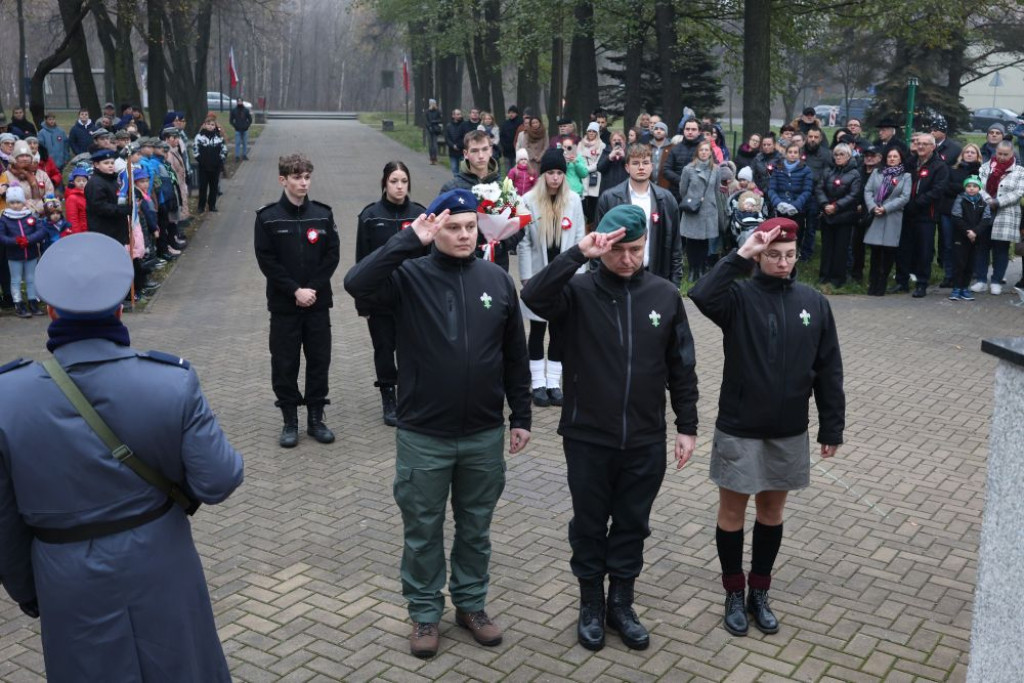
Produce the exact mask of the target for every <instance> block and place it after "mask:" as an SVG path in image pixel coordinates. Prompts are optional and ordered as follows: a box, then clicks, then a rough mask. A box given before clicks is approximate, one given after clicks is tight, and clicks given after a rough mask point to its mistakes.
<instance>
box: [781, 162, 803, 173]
mask: <svg viewBox="0 0 1024 683" xmlns="http://www.w3.org/2000/svg"><path fill="white" fill-rule="evenodd" d="M782 165H783V166H785V167H786V170H787V171H789V172H790V173H792V172H793V170H794V169H795V168H796V167H797V166H799V165H800V160H799V159H797V160H796V161H794V162H792V163H790V162H789V161H783V162H782Z"/></svg>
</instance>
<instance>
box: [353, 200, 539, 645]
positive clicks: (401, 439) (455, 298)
mask: <svg viewBox="0 0 1024 683" xmlns="http://www.w3.org/2000/svg"><path fill="white" fill-rule="evenodd" d="M476 206H477V201H476V198H475V197H474V196H473V193H472V192H470V191H469V190H462V189H457V190H451V191H449V192H445V193H443V194H442V195H440V196H439V197H438V198H437V199H435V200H434V201H433V203H432V204H431V205H430V207H429V208H428V209H427V213H426V214H425V215H421V216H419V217H418V218H417V219H416V220H415V221H413V223H412V225H411V226H410V227H409V229H407V230H402V231H400V232H399V233H398V234H396V235H395V236H394V237H392V238H391V239H389V240H388V241H387V243H386V244H385V245H384V246H382V247H381V248H380V249H377V250H376V251H374V252H373V253H372V254H370V255H369V256H367V257H366V258H364V259H363V260H362V261H360V262H359V263H358V264H356V265H355V266H354V267H353V268H352V270H350V271H349V272H348V275H346V276H345V289H346V290H347V291H348V293H349V294H351V295H352V296H354V297H355V298H356V300H359V301H366V303H368V304H370V305H373V306H378V307H381V308H386V309H389V310H391V311H392V312H393V313H394V316H395V322H396V324H397V327H398V335H397V339H398V432H397V434H396V451H397V453H396V460H395V470H396V471H395V486H394V492H395V502H397V503H398V507H399V508H400V509H401V511H402V523H403V529H404V536H405V550H404V552H403V553H402V570H401V573H402V595H404V596H405V598H406V600H408V603H409V616H410V617H411V618H412V621H413V629H412V634H411V635H410V637H409V645H410V651H411V652H412V654H413V655H415V656H417V657H424V658H425V657H433V656H434V655H435V654H436V653H437V648H438V641H439V637H438V628H437V625H438V622H439V621H440V619H441V615H442V613H443V612H444V603H445V601H444V595H443V594H442V593H441V589H442V588H443V587H444V578H445V558H444V519H445V507H446V503H447V501H448V493H449V491H451V507H452V516H453V517H454V518H455V538H454V539H453V540H452V546H451V580H450V582H449V593H450V594H451V599H452V602H453V603H454V604H455V621H456V623H457V624H459V626H462V627H464V628H467V629H469V630H470V631H471V632H472V634H473V638H474V639H475V640H476V641H477V642H478V643H480V644H481V645H485V646H494V645H498V644H499V643H501V639H502V633H501V629H500V627H499V626H498V625H497V624H495V623H494V622H492V621H491V619H490V617H488V615H487V612H486V611H484V608H485V606H486V603H487V589H488V585H489V575H488V566H489V564H490V558H491V541H490V527H491V517H492V516H493V514H494V507H495V505H496V504H497V502H498V498H499V497H500V496H501V492H502V491H503V490H504V488H505V460H504V452H505V448H504V434H505V426H504V402H505V401H506V400H507V401H508V405H509V408H511V414H510V416H509V428H510V430H509V454H510V455H514V454H516V453H518V452H520V451H521V450H523V448H525V447H526V444H527V443H528V442H529V440H530V364H529V354H528V353H527V350H526V334H525V333H524V331H523V318H522V313H521V312H520V308H519V297H517V296H516V288H515V283H514V282H513V281H512V278H511V277H510V276H509V274H508V273H506V272H504V271H503V270H501V268H499V267H498V266H496V265H495V264H493V263H491V262H489V261H485V260H482V259H478V258H477V257H476V255H475V254H474V252H475V250H476V232H477V224H476V221H477V218H476V215H477V214H476ZM431 244H433V251H431V253H430V255H429V256H423V257H422V258H417V257H418V256H419V255H420V253H422V250H423V247H425V246H429V245H431Z"/></svg>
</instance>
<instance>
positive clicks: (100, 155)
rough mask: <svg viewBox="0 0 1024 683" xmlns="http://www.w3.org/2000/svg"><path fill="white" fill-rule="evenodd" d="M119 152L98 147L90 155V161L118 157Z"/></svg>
mask: <svg viewBox="0 0 1024 683" xmlns="http://www.w3.org/2000/svg"><path fill="white" fill-rule="evenodd" d="M116 158H117V152H115V151H114V150H112V149H98V150H96V151H95V152H93V153H92V154H90V155H89V161H103V160H104V159H116Z"/></svg>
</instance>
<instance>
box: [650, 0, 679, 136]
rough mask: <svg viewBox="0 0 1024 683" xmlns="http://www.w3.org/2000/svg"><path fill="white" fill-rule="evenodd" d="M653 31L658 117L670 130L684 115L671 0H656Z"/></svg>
mask: <svg viewBox="0 0 1024 683" xmlns="http://www.w3.org/2000/svg"><path fill="white" fill-rule="evenodd" d="M654 30H655V32H656V34H657V38H658V65H659V66H660V67H661V107H662V111H661V117H662V119H663V120H664V121H665V122H666V123H667V124H668V126H669V130H674V129H673V126H674V125H675V122H676V121H678V120H679V119H680V118H681V117H682V115H683V93H682V90H681V89H680V85H681V82H680V81H681V78H680V76H679V71H678V69H677V68H676V61H677V60H678V59H680V57H681V55H679V54H678V34H677V32H676V11H675V6H674V5H673V4H672V2H671V1H670V0H658V1H657V2H656V3H655V4H654Z"/></svg>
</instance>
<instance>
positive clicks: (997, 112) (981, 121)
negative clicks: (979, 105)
mask: <svg viewBox="0 0 1024 683" xmlns="http://www.w3.org/2000/svg"><path fill="white" fill-rule="evenodd" d="M993 123H1001V124H1003V126H1004V127H1005V128H1006V130H1007V131H1010V130H1013V128H1014V127H1015V126H1017V125H1018V124H1020V123H1024V119H1022V117H1021V115H1019V114H1014V113H1013V112H1012V111H1010V110H1009V109H1003V108H1001V107H985V108H983V109H975V110H974V111H972V112H971V130H980V131H981V132H983V133H984V132H985V131H987V130H988V127H989V126H991V125H992V124H993Z"/></svg>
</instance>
